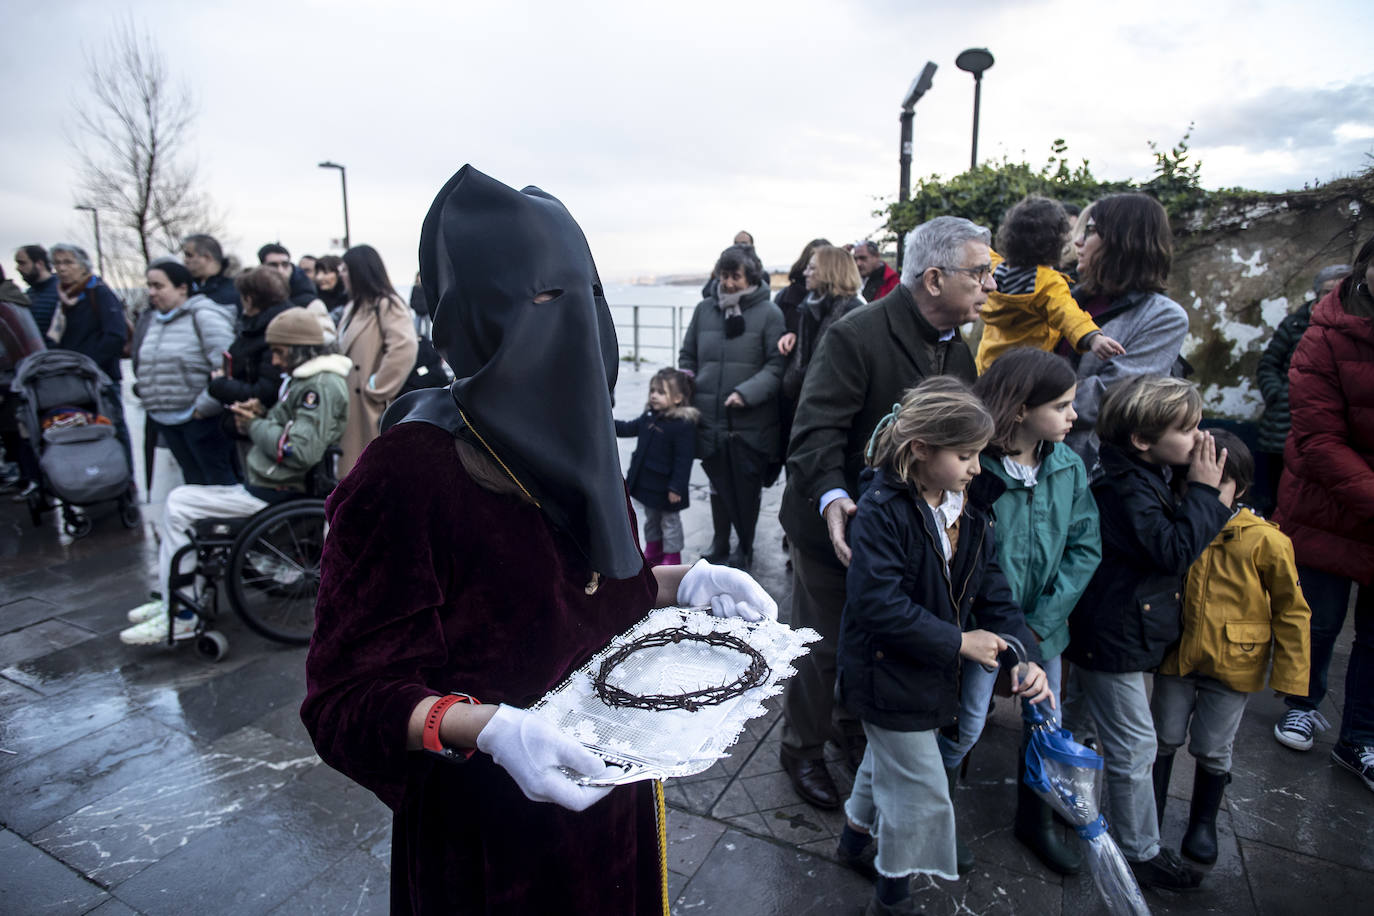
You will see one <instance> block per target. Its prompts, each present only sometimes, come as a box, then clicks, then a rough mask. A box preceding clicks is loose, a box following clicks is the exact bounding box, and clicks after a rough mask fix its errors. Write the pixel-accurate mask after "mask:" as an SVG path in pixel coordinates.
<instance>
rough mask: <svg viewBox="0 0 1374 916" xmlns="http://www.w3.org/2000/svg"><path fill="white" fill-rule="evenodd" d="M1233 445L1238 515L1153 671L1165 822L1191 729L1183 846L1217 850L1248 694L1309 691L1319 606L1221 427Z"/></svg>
mask: <svg viewBox="0 0 1374 916" xmlns="http://www.w3.org/2000/svg"><path fill="white" fill-rule="evenodd" d="M1212 436H1213V438H1214V439H1215V440H1216V444H1217V447H1218V448H1225V449H1226V467H1225V468H1224V469H1223V471H1222V479H1221V499H1222V501H1223V502H1224V503H1226V504H1227V505H1228V506H1230V507H1231V509H1232V513H1233V514H1232V515H1231V520H1230V521H1228V522H1227V523H1226V527H1224V528H1222V529H1221V532H1220V533H1219V534H1218V535H1217V536H1216V537H1215V538H1214V539H1213V540H1212V543H1210V544H1208V545H1207V549H1205V550H1204V551H1203V552H1202V556H1200V557H1198V558H1197V561H1196V562H1194V563H1193V565H1192V566H1191V567H1190V568H1189V570H1188V579H1187V584H1186V585H1185V586H1184V595H1183V635H1182V637H1180V639H1179V642H1178V645H1177V646H1176V647H1174V648H1173V649H1172V650H1170V652H1169V654H1168V655H1167V656H1165V659H1164V662H1163V664H1161V665H1160V666H1159V672H1158V673H1157V674H1156V675H1155V684H1154V696H1153V698H1152V699H1151V702H1150V711H1151V712H1152V713H1153V715H1154V720H1155V732H1156V734H1157V736H1158V740H1159V751H1158V756H1157V757H1156V758H1155V765H1154V784H1155V805H1156V806H1157V808H1158V811H1159V821H1160V824H1161V825H1162V824H1163V823H1164V804H1165V801H1166V800H1167V798H1168V791H1169V776H1170V775H1171V774H1172V772H1173V768H1174V752H1175V751H1177V750H1178V748H1179V747H1180V746H1181V745H1182V744H1183V741H1184V739H1185V738H1187V739H1188V752H1189V753H1191V754H1192V755H1193V759H1194V760H1195V761H1196V764H1197V770H1196V775H1195V776H1194V777H1193V801H1192V807H1191V808H1190V809H1189V812H1188V830H1187V832H1186V833H1185V834H1184V835H1183V850H1182V851H1183V854H1184V855H1185V856H1187V857H1188V858H1190V859H1192V860H1194V861H1196V862H1202V863H1204V864H1209V865H1210V864H1211V863H1213V862H1215V861H1216V860H1217V809H1218V808H1219V807H1220V806H1221V798H1222V795H1223V794H1224V793H1225V790H1226V784H1227V783H1228V782H1230V781H1231V745H1232V743H1233V742H1234V741H1235V738H1236V729H1237V728H1238V727H1239V726H1240V717H1241V714H1242V713H1243V712H1244V711H1245V701H1246V700H1247V699H1249V696H1250V694H1252V693H1255V692H1256V691H1259V690H1263V689H1264V676H1265V672H1266V671H1269V661H1270V658H1271V656H1272V658H1273V662H1274V667H1273V670H1272V671H1270V672H1269V686H1271V687H1272V688H1273V689H1274V690H1275V691H1276V692H1278V693H1290V694H1299V695H1305V694H1306V691H1307V680H1308V652H1309V648H1308V646H1309V642H1308V640H1309V624H1310V622H1311V618H1312V612H1311V610H1310V609H1309V608H1308V606H1307V601H1306V600H1305V599H1304V598H1303V596H1302V589H1301V587H1299V585H1298V570H1297V565H1296V562H1295V561H1294V558H1293V542H1292V541H1290V540H1288V537H1287V535H1285V534H1284V533H1283V532H1281V531H1280V530H1279V528H1278V526H1277V525H1275V524H1274V523H1273V522H1269V521H1265V520H1264V519H1262V518H1260V517H1259V516H1257V515H1255V514H1254V513H1252V512H1251V511H1250V510H1249V509H1247V508H1245V507H1243V506H1240V505H1238V504H1237V503H1236V499H1237V498H1238V497H1239V496H1241V495H1242V494H1244V493H1245V491H1246V489H1247V488H1248V487H1249V486H1250V484H1251V483H1252V482H1253V480H1254V477H1255V459H1254V458H1253V457H1252V456H1251V454H1250V450H1249V449H1248V448H1246V447H1245V443H1243V442H1241V440H1240V439H1239V438H1238V437H1237V436H1235V435H1234V434H1232V433H1229V432H1226V431H1224V430H1213V431H1212Z"/></svg>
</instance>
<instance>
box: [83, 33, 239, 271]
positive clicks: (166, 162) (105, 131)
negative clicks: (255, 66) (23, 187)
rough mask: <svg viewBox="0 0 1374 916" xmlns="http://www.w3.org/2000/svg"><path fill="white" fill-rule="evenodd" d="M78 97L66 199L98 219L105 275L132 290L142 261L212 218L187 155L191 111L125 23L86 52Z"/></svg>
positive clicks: (208, 226)
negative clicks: (72, 185)
mask: <svg viewBox="0 0 1374 916" xmlns="http://www.w3.org/2000/svg"><path fill="white" fill-rule="evenodd" d="M86 88H87V90H88V92H87V95H86V97H85V98H83V99H81V100H79V101H77V102H76V103H74V106H73V112H72V122H71V127H72V129H71V131H70V141H69V142H70V143H71V144H72V146H73V147H75V149H76V151H77V153H78V155H79V165H78V178H77V183H76V186H77V191H76V195H77V196H76V199H75V200H74V201H73V202H74V203H78V204H85V205H89V206H93V207H96V208H97V209H99V211H100V219H101V232H102V241H103V243H104V244H103V248H104V254H105V269H106V273H107V274H110V275H111V276H110V277H109V278H108V279H109V280H110V281H111V282H112V283H114V284H115V285H119V286H126V287H127V286H136V285H140V284H141V283H142V275H143V272H144V270H145V269H146V267H147V264H148V262H149V261H151V260H152V259H154V258H156V257H158V256H159V255H161V254H164V253H166V252H168V251H175V250H177V248H178V247H179V245H180V240H181V239H182V238H184V237H185V236H187V235H190V234H191V233H194V232H210V233H215V232H217V231H219V229H220V219H219V218H218V217H217V215H216V213H215V208H214V206H213V204H212V202H211V200H210V198H209V196H208V195H207V194H205V193H204V192H203V191H202V190H200V189H199V184H200V182H199V178H198V176H197V169H196V163H195V161H194V159H192V158H191V157H190V156H189V154H188V152H187V151H188V149H189V147H190V146H191V134H192V129H193V127H194V124H195V120H196V115H197V108H196V104H195V100H194V99H193V98H192V96H191V94H190V91H189V90H188V89H187V88H186V87H185V85H184V84H182V83H181V82H179V81H176V80H174V79H173V77H172V76H171V74H170V73H169V72H168V70H167V65H166V61H165V59H164V58H163V55H162V51H161V50H160V49H159V47H158V46H157V44H156V42H155V41H154V40H153V38H152V36H151V35H150V34H149V33H148V32H147V31H146V30H140V29H138V28H137V27H136V26H135V25H134V23H133V22H132V21H131V20H125V21H123V22H121V23H119V24H118V25H117V26H116V27H115V29H114V30H113V32H112V34H111V36H110V38H109V40H108V42H107V43H106V44H105V45H104V46H103V47H101V48H99V49H96V50H91V49H88V50H87V52H86Z"/></svg>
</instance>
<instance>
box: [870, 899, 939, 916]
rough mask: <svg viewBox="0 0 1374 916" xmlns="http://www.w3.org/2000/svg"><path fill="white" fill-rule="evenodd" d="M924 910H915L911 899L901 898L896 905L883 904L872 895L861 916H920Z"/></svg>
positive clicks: (914, 902) (914, 904)
mask: <svg viewBox="0 0 1374 916" xmlns="http://www.w3.org/2000/svg"><path fill="white" fill-rule="evenodd" d="M924 912H925V911H924V910H918V909H916V901H915V900H914V899H912V898H911V897H903V898H902V899H901V900H899V901H898V902H896V903H892V904H888V903H883V902H882V901H881V900H879V899H878V895H877V894H874V895H873V897H872V898H871V899H870V900H869V901H868V907H867V909H865V910H864V912H863V916H921V914H922V913H924Z"/></svg>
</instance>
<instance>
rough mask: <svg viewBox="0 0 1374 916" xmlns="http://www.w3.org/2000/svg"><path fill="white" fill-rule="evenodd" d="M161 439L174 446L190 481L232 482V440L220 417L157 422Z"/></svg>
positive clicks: (233, 481)
mask: <svg viewBox="0 0 1374 916" xmlns="http://www.w3.org/2000/svg"><path fill="white" fill-rule="evenodd" d="M155 426H156V427H157V435H158V440H159V441H161V442H162V444H163V445H165V446H167V447H168V448H169V449H171V450H172V456H173V457H174V458H176V460H177V464H179V465H181V476H182V478H183V479H184V480H185V481H186V482H187V483H193V484H209V485H211V486H233V485H234V484H236V483H238V478H236V477H235V476H234V459H233V454H232V449H233V447H234V445H233V443H232V442H230V441H229V437H228V436H226V435H225V434H224V430H223V429H222V428H221V427H220V423H219V417H205V418H203V419H200V420H187V421H186V422H185V423H177V424H175V425H171V426H168V425H165V424H162V423H156V424H155Z"/></svg>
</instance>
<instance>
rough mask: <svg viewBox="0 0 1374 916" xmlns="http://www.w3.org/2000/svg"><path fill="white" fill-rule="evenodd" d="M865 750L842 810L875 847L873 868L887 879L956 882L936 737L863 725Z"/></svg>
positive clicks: (950, 810) (950, 820)
mask: <svg viewBox="0 0 1374 916" xmlns="http://www.w3.org/2000/svg"><path fill="white" fill-rule="evenodd" d="M863 727H864V734H865V735H866V736H867V737H868V748H867V750H865V751H864V759H863V762H862V763H860V764H859V770H858V772H856V773H855V774H854V791H853V792H851V793H850V795H849V800H848V801H846V802H845V804H844V813H845V816H846V817H848V818H849V820H850V822H852V823H855V824H858V825H859V826H860V827H862V828H863V829H865V830H867V831H868V832H869V833H870V834H871V835H872V836H873V837H874V838H875V839H877V841H878V857H877V859H875V860H874V862H873V867H874V868H876V869H877V870H878V874H880V875H882V876H884V877H886V878H902V877H905V876H906V875H918V874H919V875H937V876H939V877H941V878H944V879H945V880H946V881H958V880H959V869H958V864H957V862H956V856H955V851H954V805H953V804H952V803H951V802H950V798H949V785H948V783H947V782H946V781H945V773H944V770H942V769H941V768H940V752H939V750H938V749H936V747H935V732H934V731H933V730H932V731H924V732H898V731H890V730H888V729H886V728H879V727H878V726H876V725H874V724H873V723H872V722H864V723H863Z"/></svg>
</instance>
